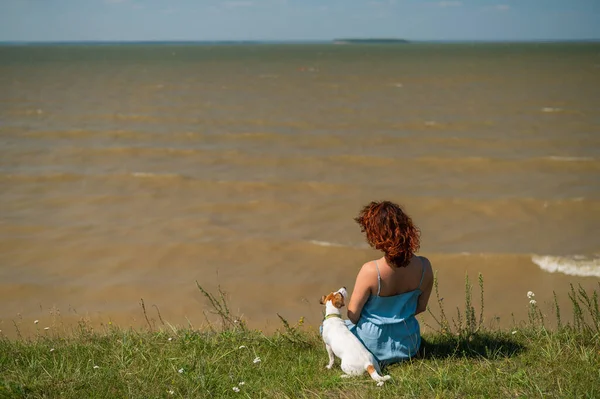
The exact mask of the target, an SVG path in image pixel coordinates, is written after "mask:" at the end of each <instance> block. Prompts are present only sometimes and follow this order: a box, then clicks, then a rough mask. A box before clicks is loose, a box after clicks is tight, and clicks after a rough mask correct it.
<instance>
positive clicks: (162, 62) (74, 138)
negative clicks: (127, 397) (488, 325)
mask: <svg viewBox="0 0 600 399" xmlns="http://www.w3.org/2000/svg"><path fill="white" fill-rule="evenodd" d="M599 133H600V45H598V44H589V43H588V44H510V45H509V44H477V45H468V44H445V45H438V44H410V45H390V46H378V45H368V46H364V45H363V46H361V45H347V46H344V45H325V44H322V45H246V46H185V45H160V46H158V45H125V46H42V47H35V46H22V47H0V140H1V143H2V146H1V149H0V151H1V157H0V184H1V187H2V190H1V191H0V216H1V225H0V226H1V229H0V248H1V251H0V260H1V262H0V320H1V321H0V325H2V326H4V327H2V329H3V330H5V331H6V330H7V328H9V327H8V326H12V320H21V318H22V319H23V323H25V324H26V322H25V320H29V319H34V318H36V319H41V318H44V317H49V316H48V315H49V311H50V309H54V310H53V313H56V310H57V309H58V310H60V311H61V314H62V317H63V318H64V319H66V320H67V321H71V320H77V319H78V318H80V317H87V318H89V319H91V320H94V321H98V320H102V321H106V320H109V319H110V320H114V321H117V322H120V323H122V324H133V325H140V324H142V323H145V320H144V319H143V316H142V314H141V312H140V308H139V300H140V298H144V299H145V301H146V304H147V306H148V307H150V305H149V304H156V305H157V306H158V307H160V309H161V312H162V315H163V317H164V318H166V319H168V320H171V321H173V322H176V323H180V322H181V323H185V322H187V321H186V318H187V320H190V321H193V322H194V323H197V324H202V323H203V322H204V316H203V315H202V311H203V309H206V306H205V305H206V304H205V302H204V300H203V297H202V295H201V294H200V293H199V292H198V291H197V290H196V287H195V281H196V280H197V281H198V282H199V283H200V284H202V285H203V286H205V287H206V288H208V289H212V290H214V289H216V286H217V285H221V286H222V287H223V288H224V289H225V290H226V291H227V292H228V293H229V295H230V298H231V299H230V300H231V302H232V306H233V307H234V309H235V310H236V311H239V312H240V313H242V314H243V315H244V317H246V318H247V319H248V320H249V322H250V324H251V325H253V326H257V327H260V328H263V327H265V326H266V328H269V326H272V325H271V323H272V322H274V323H275V325H276V324H277V317H276V313H280V314H282V315H283V316H285V317H288V318H290V319H294V318H298V317H300V316H306V317H307V320H308V321H309V323H312V324H318V322H319V318H320V314H321V310H320V309H319V307H318V301H317V298H319V297H320V296H321V295H322V294H323V293H326V292H329V291H331V290H332V289H337V288H339V286H341V285H346V286H348V287H351V286H352V284H353V281H354V278H355V275H356V272H357V271H358V269H359V267H360V266H361V265H362V264H363V263H364V262H366V261H368V260H369V259H373V258H374V257H376V256H378V255H377V253H376V252H374V251H372V250H370V249H369V248H368V246H367V245H366V244H365V243H364V239H363V237H362V236H361V234H360V230H359V228H358V226H357V225H356V224H355V223H354V222H353V220H352V218H353V217H354V216H356V214H357V213H358V210H359V209H360V207H361V206H362V205H364V204H365V203H367V202H369V201H371V200H377V199H390V200H393V201H396V202H399V203H401V204H403V205H404V206H405V207H406V211H407V212H408V213H409V214H410V215H411V216H412V217H413V219H414V221H415V222H416V223H417V225H418V226H419V227H420V228H421V230H422V247H421V254H423V255H426V256H429V257H430V259H431V260H432V262H433V265H434V268H435V269H436V270H438V273H439V277H440V289H441V290H442V292H441V294H442V296H444V298H445V299H444V301H445V303H447V304H448V306H450V308H451V309H452V306H453V304H455V303H460V302H461V301H462V298H463V297H464V292H463V291H464V290H463V288H462V287H463V286H464V276H465V274H466V273H467V274H469V275H470V276H471V277H472V278H476V275H477V273H479V272H481V273H482V274H483V276H484V279H485V280H486V297H487V298H488V303H487V304H486V314H487V315H488V320H490V321H491V320H493V316H498V317H500V323H501V324H503V325H507V324H509V323H510V321H511V316H510V315H511V314H515V315H517V316H525V315H526V311H527V309H526V307H527V302H528V301H527V298H526V296H525V293H526V292H527V291H529V290H533V291H534V292H536V295H537V297H536V298H538V302H539V303H540V304H541V303H544V300H545V299H546V300H550V299H551V298H552V291H553V290H555V291H557V293H558V294H559V298H562V299H561V301H563V302H562V303H566V302H564V300H566V299H567V298H566V291H567V289H568V284H569V283H574V284H582V285H583V286H584V287H586V288H593V287H596V288H597V285H596V283H597V282H598V277H600V264H599V262H600V244H599V240H598V237H599V236H600V184H599V183H600V135H599ZM152 317H154V314H153V315H152Z"/></svg>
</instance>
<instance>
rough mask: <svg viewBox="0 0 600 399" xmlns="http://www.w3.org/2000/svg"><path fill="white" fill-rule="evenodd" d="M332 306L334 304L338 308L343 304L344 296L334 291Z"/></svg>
mask: <svg viewBox="0 0 600 399" xmlns="http://www.w3.org/2000/svg"><path fill="white" fill-rule="evenodd" d="M333 306H335V307H336V308H338V309H339V308H341V307H342V306H344V296H343V295H342V294H340V293H339V292H336V293H335V295H334V296H333Z"/></svg>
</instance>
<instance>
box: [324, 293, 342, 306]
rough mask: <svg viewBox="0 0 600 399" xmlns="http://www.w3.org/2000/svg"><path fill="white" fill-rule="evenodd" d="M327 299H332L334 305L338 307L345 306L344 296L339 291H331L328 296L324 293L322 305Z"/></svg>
mask: <svg viewBox="0 0 600 399" xmlns="http://www.w3.org/2000/svg"><path fill="white" fill-rule="evenodd" d="M327 301H331V303H332V304H333V306H335V307H336V308H338V309H339V308H341V307H342V306H344V296H343V295H342V294H340V293H339V292H331V293H329V294H328V295H327V296H325V295H323V296H322V297H321V300H320V301H319V303H320V304H321V305H325V304H326V303H327Z"/></svg>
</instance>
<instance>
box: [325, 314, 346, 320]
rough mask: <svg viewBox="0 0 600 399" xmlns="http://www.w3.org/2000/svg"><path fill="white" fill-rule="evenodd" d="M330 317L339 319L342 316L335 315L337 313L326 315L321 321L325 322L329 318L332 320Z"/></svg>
mask: <svg viewBox="0 0 600 399" xmlns="http://www.w3.org/2000/svg"><path fill="white" fill-rule="evenodd" d="M332 317H339V318H340V319H341V318H342V316H341V315H339V314H337V313H330V314H328V315H327V316H325V318H324V319H323V321H325V320H327V319H330V318H332Z"/></svg>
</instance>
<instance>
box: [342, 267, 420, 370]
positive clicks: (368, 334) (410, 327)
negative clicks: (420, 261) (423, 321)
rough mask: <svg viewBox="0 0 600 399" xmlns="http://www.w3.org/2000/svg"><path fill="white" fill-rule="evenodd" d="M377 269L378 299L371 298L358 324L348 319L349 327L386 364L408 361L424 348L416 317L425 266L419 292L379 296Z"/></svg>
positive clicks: (379, 278)
mask: <svg viewBox="0 0 600 399" xmlns="http://www.w3.org/2000/svg"><path fill="white" fill-rule="evenodd" d="M375 267H376V268H377V284H378V288H377V296H373V295H371V296H370V297H369V299H368V300H367V302H366V303H365V306H364V307H363V309H362V312H361V314H360V319H359V320H358V323H357V324H356V325H355V324H352V322H351V321H350V320H346V323H347V324H348V328H349V329H350V331H352V333H353V334H354V335H356V336H357V337H358V339H359V340H360V341H361V342H362V343H363V344H364V345H365V347H366V348H367V349H368V350H369V351H370V352H371V353H372V354H373V355H374V356H375V357H376V358H377V360H378V361H379V363H380V364H382V365H386V364H390V363H396V362H399V361H402V360H406V359H409V358H411V357H413V356H414V355H416V354H417V352H418V350H419V347H420V346H421V329H420V327H419V322H418V321H417V319H416V317H415V312H416V310H417V302H418V300H419V296H420V295H421V292H422V291H421V284H423V277H424V276H425V267H424V265H423V272H422V273H421V281H420V282H419V287H418V288H417V289H416V290H413V291H409V292H404V293H402V294H398V295H393V296H385V297H383V296H379V292H380V290H381V275H380V274H379V266H378V265H377V261H375Z"/></svg>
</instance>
